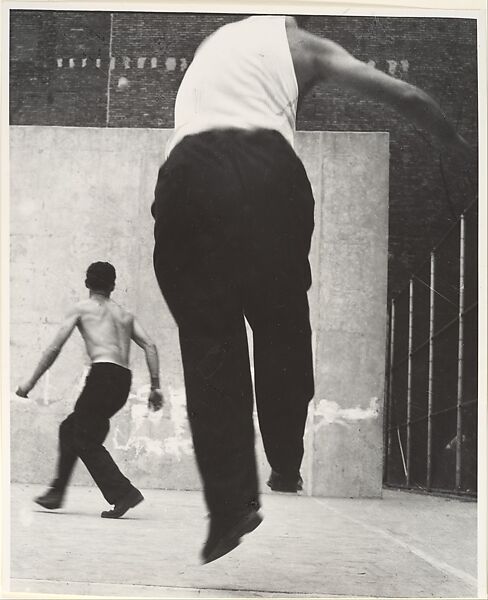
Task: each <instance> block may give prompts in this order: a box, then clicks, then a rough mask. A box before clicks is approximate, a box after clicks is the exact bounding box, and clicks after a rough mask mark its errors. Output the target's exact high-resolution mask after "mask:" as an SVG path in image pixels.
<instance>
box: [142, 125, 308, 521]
mask: <svg viewBox="0 0 488 600" xmlns="http://www.w3.org/2000/svg"><path fill="white" fill-rule="evenodd" d="M313 205H314V202H313V196H312V191H311V187H310V183H309V181H308V178H307V175H306V173H305V170H304V167H303V165H302V163H301V161H300V160H299V159H298V157H297V156H296V154H295V153H294V151H293V149H292V148H291V147H290V146H289V145H288V144H287V142H286V141H285V140H284V138H283V137H282V136H281V135H280V134H278V133H277V132H274V131H268V130H262V131H258V132H252V133H251V132H244V131H239V130H226V131H212V132H206V133H202V134H198V135H193V136H188V137H186V138H184V139H183V140H182V141H181V142H180V143H179V144H178V145H177V146H176V147H175V149H174V150H173V152H172V153H171V155H170V157H169V159H168V160H167V161H166V162H165V163H164V165H163V166H162V167H161V169H160V171H159V177H158V182H157V186H156V191H155V201H154V204H153V207H152V212H153V216H154V218H155V249H154V267H155V272H156V276H157V279H158V282H159V286H160V288H161V291H162V293H163V296H164V298H165V300H166V302H167V304H168V306H169V308H170V310H171V312H172V314H173V316H174V318H175V320H176V323H177V325H178V329H179V336H180V346H181V355H182V362H183V369H184V376H185V386H186V394H187V407H188V415H189V421H190V426H191V430H192V436H193V443H194V448H195V454H196V459H197V464H198V467H199V470H200V473H201V476H202V479H203V484H204V493H205V499H206V501H207V505H208V507H209V510H210V513H211V514H212V515H215V516H219V515H221V516H226V515H230V514H234V515H235V514H236V513H239V512H243V511H246V510H248V507H249V506H252V505H254V506H257V505H258V504H259V500H258V484H257V476H256V461H255V453H254V429H253V419H252V411H253V393H252V380H251V372H250V365H249V354H248V346H247V338H246V330H245V321H244V316H245V317H246V318H247V320H248V322H249V324H250V326H251V327H252V330H253V344H254V374H255V395H256V404H257V410H258V417H259V426H260V430H261V434H262V438H263V442H264V448H265V451H266V456H267V458H268V461H269V463H270V465H271V467H272V468H273V469H274V470H275V471H277V472H279V473H281V474H283V475H284V476H286V475H290V476H294V475H296V474H297V473H298V470H299V468H300V464H301V461H302V457H303V433H304V427H305V421H306V416H307V409H308V403H309V400H310V399H311V398H312V396H313V389H314V388H313V370H312V351H311V331H310V322H309V309H308V301H307V289H308V288H309V287H310V283H311V277H310V267H309V263H308V253H309V249H310V240H311V235H312V230H313Z"/></svg>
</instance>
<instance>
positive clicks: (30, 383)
mask: <svg viewBox="0 0 488 600" xmlns="http://www.w3.org/2000/svg"><path fill="white" fill-rule="evenodd" d="M78 317H79V313H78V310H77V309H76V308H73V309H72V310H71V311H69V313H68V314H67V315H66V316H65V318H64V320H63V323H62V324H61V327H60V328H59V330H58V332H57V334H56V336H55V337H54V339H53V341H52V342H51V343H50V344H49V346H48V347H47V348H46V350H45V351H44V352H43V354H42V356H41V360H40V361H39V364H38V365H37V367H36V368H35V370H34V373H33V374H32V376H31V377H30V378H29V379H27V380H26V381H25V382H24V383H21V384H20V385H19V387H18V388H17V391H16V394H17V395H18V396H22V397H23V398H27V394H28V393H29V392H30V391H31V389H32V388H33V387H34V386H35V385H36V383H37V382H38V380H39V379H40V378H41V377H42V376H43V375H44V373H45V372H46V371H47V370H48V369H49V367H50V366H51V365H52V364H53V363H54V361H55V360H56V358H57V357H58V355H59V353H60V351H61V348H62V347H63V346H64V344H65V342H66V341H67V340H68V338H69V337H70V335H71V334H72V333H73V330H74V328H75V327H76V324H77V323H78Z"/></svg>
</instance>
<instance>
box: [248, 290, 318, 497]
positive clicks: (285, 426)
mask: <svg viewBox="0 0 488 600" xmlns="http://www.w3.org/2000/svg"><path fill="white" fill-rule="evenodd" d="M272 295H273V294H269V293H268V294H264V295H260V297H259V298H258V299H257V302H255V303H251V304H252V306H250V307H249V309H248V311H247V312H246V315H247V316H248V319H249V322H250V324H251V326H252V329H253V339H254V367H255V386H256V403H257V410H258V417H259V427H260V430H261V435H262V438H263V444H264V449H265V452H266V456H267V459H268V462H269V464H270V466H271V468H272V471H273V473H272V477H271V479H270V481H269V483H268V485H270V487H271V488H272V489H276V490H277V491H290V492H294V491H295V492H296V491H297V490H300V489H301V483H302V482H301V477H300V465H301V462H302V458H303V435H304V430H305V422H306V419H307V411H308V404H309V401H310V400H311V398H312V397H313V393H314V383H313V363H312V349H311V333H310V324H309V317H308V302H307V295H306V292H305V291H302V292H301V293H299V292H295V293H294V294H292V293H290V292H289V291H288V292H285V291H284V293H283V294H280V293H277V294H276V297H275V299H274V300H271V299H270V296H272ZM265 298H266V299H265Z"/></svg>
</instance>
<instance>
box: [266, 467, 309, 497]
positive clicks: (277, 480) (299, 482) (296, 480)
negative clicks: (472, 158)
mask: <svg viewBox="0 0 488 600" xmlns="http://www.w3.org/2000/svg"><path fill="white" fill-rule="evenodd" d="M266 485H267V486H268V487H270V488H271V489H272V490H273V492H287V493H289V494H296V493H297V492H299V491H301V490H303V479H302V477H301V475H300V473H298V475H295V476H294V477H285V476H283V475H280V474H279V473H277V472H276V471H273V470H272V471H271V475H270V476H269V479H268V481H267V482H266Z"/></svg>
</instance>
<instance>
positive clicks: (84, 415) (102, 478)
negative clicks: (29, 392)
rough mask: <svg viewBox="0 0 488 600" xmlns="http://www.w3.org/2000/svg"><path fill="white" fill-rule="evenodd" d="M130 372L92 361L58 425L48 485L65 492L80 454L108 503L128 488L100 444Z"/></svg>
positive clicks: (123, 400)
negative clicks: (71, 406) (52, 472)
mask: <svg viewBox="0 0 488 600" xmlns="http://www.w3.org/2000/svg"><path fill="white" fill-rule="evenodd" d="M130 384H131V372H130V371H129V370H128V369H125V368H124V367H120V366H119V365H116V364H113V363H94V364H93V365H92V366H91V369H90V372H89V373H88V376H87V378H86V382H85V386H84V388H83V391H82V392H81V394H80V397H79V398H78V400H77V402H76V405H75V409H74V411H73V412H72V413H71V414H70V415H69V416H68V417H67V418H66V419H65V420H64V421H63V422H62V423H61V425H60V427H59V457H58V465H57V476H56V479H55V480H54V481H53V483H52V487H53V488H55V489H57V490H59V491H61V492H62V493H64V492H65V490H66V487H67V485H68V483H69V480H70V477H71V474H72V472H73V468H74V466H75V463H76V459H77V458H80V459H81V460H82V461H83V463H84V464H85V466H86V468H87V469H88V471H89V473H90V475H91V476H92V477H93V479H94V481H95V483H96V484H97V486H98V487H99V488H100V491H101V492H102V494H103V496H104V498H105V499H106V500H107V502H108V503H109V504H116V503H117V502H118V501H119V500H120V499H121V498H122V497H123V496H125V495H126V494H127V493H128V492H129V491H130V490H131V489H132V488H133V486H132V484H131V483H130V481H129V480H128V479H127V477H124V475H122V473H121V472H120V470H119V468H118V467H117V465H116V464H115V462H114V460H113V458H112V457H111V456H110V454H109V453H108V452H107V450H106V449H105V448H104V447H103V445H102V444H103V442H104V440H105V438H106V437H107V434H108V431H109V428H110V424H109V419H110V417H112V416H113V415H114V414H115V413H116V412H117V411H119V410H120V409H121V408H122V407H123V406H124V404H125V403H126V401H127V397H128V395H129V391H130Z"/></svg>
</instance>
